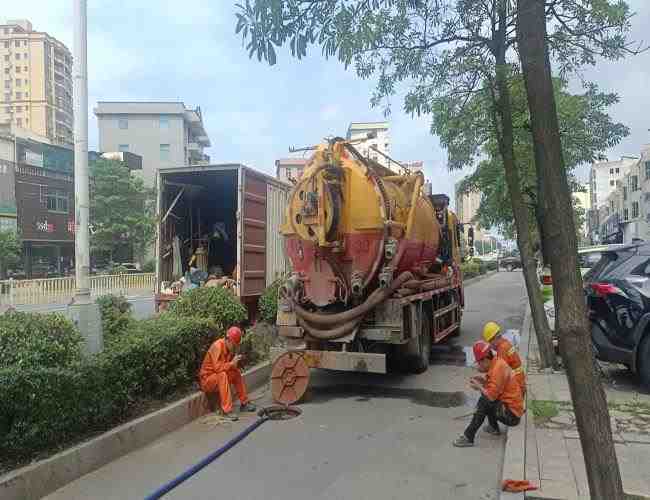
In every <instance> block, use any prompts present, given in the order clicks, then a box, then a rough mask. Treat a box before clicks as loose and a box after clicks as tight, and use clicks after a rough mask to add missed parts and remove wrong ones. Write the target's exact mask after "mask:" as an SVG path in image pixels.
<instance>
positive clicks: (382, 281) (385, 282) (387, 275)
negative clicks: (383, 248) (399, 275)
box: [379, 266, 393, 288]
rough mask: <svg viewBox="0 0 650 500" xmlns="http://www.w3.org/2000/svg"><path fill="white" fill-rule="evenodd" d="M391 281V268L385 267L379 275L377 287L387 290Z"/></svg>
mask: <svg viewBox="0 0 650 500" xmlns="http://www.w3.org/2000/svg"><path fill="white" fill-rule="evenodd" d="M392 281H393V268H392V267H390V266H386V267H384V268H383V269H382V270H381V273H379V286H380V287H381V288H388V287H389V286H390V284H391V282H392Z"/></svg>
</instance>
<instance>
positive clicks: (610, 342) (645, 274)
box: [584, 243, 650, 389]
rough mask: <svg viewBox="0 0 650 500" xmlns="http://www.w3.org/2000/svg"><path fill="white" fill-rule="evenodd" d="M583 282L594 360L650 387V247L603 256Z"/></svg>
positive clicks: (630, 247) (623, 248)
mask: <svg viewBox="0 0 650 500" xmlns="http://www.w3.org/2000/svg"><path fill="white" fill-rule="evenodd" d="M584 284H585V293H586V296H587V308H588V310H589V320H590V323H591V339H592V341H593V344H594V348H595V351H596V357H597V358H598V359H600V360H602V361H609V362H612V363H621V364H624V365H627V366H628V367H629V368H630V369H631V370H632V371H633V372H635V373H637V374H638V375H639V376H640V378H641V382H642V384H643V385H644V386H645V388H646V389H650V243H635V244H631V245H625V246H621V247H618V248H616V249H612V250H608V251H605V252H603V254H602V258H601V259H600V261H599V262H598V263H597V264H596V265H595V266H594V267H592V268H591V269H590V270H589V272H587V274H586V275H585V277H584Z"/></svg>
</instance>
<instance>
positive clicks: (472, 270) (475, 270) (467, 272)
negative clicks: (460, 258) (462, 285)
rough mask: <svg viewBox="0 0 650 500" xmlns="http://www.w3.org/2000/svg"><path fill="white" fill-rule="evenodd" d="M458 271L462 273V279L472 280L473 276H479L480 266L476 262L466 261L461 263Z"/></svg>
mask: <svg viewBox="0 0 650 500" xmlns="http://www.w3.org/2000/svg"><path fill="white" fill-rule="evenodd" d="M460 270H461V271H462V273H463V279H470V278H474V277H475V276H478V275H479V274H481V266H480V265H479V263H478V262H476V260H468V261H467V262H463V263H462V264H461V265H460Z"/></svg>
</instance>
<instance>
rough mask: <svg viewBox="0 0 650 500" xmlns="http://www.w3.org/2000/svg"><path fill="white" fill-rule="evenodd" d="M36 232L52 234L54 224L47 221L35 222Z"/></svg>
mask: <svg viewBox="0 0 650 500" xmlns="http://www.w3.org/2000/svg"><path fill="white" fill-rule="evenodd" d="M36 230H37V231H40V232H41V233H53V232H54V224H52V223H51V222H47V219H45V220H41V221H36Z"/></svg>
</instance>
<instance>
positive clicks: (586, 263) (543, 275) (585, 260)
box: [537, 245, 625, 287]
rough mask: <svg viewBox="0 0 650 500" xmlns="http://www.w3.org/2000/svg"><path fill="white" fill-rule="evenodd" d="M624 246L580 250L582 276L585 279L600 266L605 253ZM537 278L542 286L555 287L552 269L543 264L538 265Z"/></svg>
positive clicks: (579, 264)
mask: <svg viewBox="0 0 650 500" xmlns="http://www.w3.org/2000/svg"><path fill="white" fill-rule="evenodd" d="M623 246H625V245H599V246H593V247H586V248H580V249H578V266H579V267H580V274H581V275H582V277H583V279H584V277H585V275H586V274H587V273H588V272H589V270H590V269H591V268H592V267H594V266H595V265H596V264H598V262H599V261H600V258H601V256H602V254H603V252H604V251H607V250H616V249H617V248H620V247H623ZM537 276H538V278H539V282H540V283H541V284H542V286H544V287H547V286H548V287H550V286H553V278H552V277H551V268H550V267H548V266H543V265H542V264H541V262H540V263H539V264H538V265H537Z"/></svg>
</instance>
